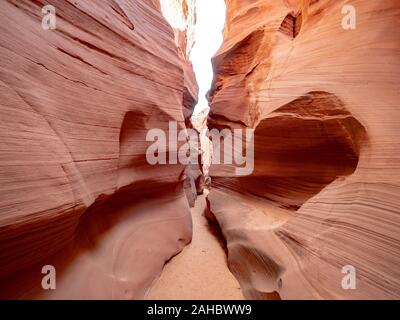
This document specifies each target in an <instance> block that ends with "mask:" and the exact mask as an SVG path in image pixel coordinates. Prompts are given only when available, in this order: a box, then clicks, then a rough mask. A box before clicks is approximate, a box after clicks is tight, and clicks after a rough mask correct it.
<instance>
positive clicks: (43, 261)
mask: <svg viewBox="0 0 400 320" xmlns="http://www.w3.org/2000/svg"><path fill="white" fill-rule="evenodd" d="M45 2H46V1H28V0H24V1H21V0H15V1H14V0H10V1H1V3H0V21H1V23H0V28H1V31H0V70H1V71H0V80H1V82H0V91H1V93H0V95H1V97H2V100H1V108H0V112H1V117H0V123H1V129H0V132H1V139H0V145H1V156H0V157H1V159H0V180H1V188H2V191H1V193H0V288H1V290H0V296H1V297H2V298H20V297H23V298H84V299H87V298H117V299H120V298H143V297H144V296H145V294H146V292H147V290H148V288H149V287H150V285H151V284H152V282H153V281H154V279H155V278H156V277H157V276H158V275H159V273H160V272H161V269H162V267H163V265H164V263H165V261H167V260H168V259H170V258H171V256H173V255H175V254H176V253H178V252H179V251H180V250H181V249H182V248H183V247H184V246H185V244H187V243H188V242H189V241H190V239H191V234H192V233H191V218H190V212H189V206H188V203H187V200H186V198H185V195H184V191H183V179H184V174H183V171H184V167H183V166H181V165H159V166H150V165H149V164H148V162H147V161H146V157H145V154H146V148H147V147H148V144H149V143H148V142H146V133H147V131H148V129H151V128H159V129H164V130H167V128H168V121H177V122H178V126H179V127H180V128H183V127H184V126H185V120H187V119H188V118H189V117H190V115H191V110H192V108H193V105H194V102H195V101H196V100H197V84H196V80H195V77H194V74H193V70H192V68H191V64H190V62H189V61H188V59H187V57H188V52H189V51H190V48H191V46H192V44H193V40H192V39H193V24H194V22H195V16H194V15H195V8H194V1H186V0H183V1H182V0H174V1H162V6H161V4H160V2H159V1H158V0H140V1H139V0H130V1H125V0H105V1H95V2H93V1H86V0H73V1H72V0H71V1H69V0H68V1H65V0H63V1H61V0H54V1H52V2H51V4H52V5H53V6H54V7H55V9H56V19H57V20H56V23H57V24H56V29H55V30H44V29H42V26H41V21H42V18H43V15H42V13H41V10H42V7H43V6H44V5H45ZM46 4H47V2H46ZM171 4H174V6H173V7H170V5H171ZM167 9H169V13H170V14H171V12H172V16H173V13H174V12H175V14H176V16H180V17H182V19H183V20H184V21H183V24H180V25H179V28H178V27H175V26H173V28H171V26H170V24H169V23H168V22H167V20H166V18H164V17H163V12H164V14H165V16H166V17H167V18H168V17H170V15H168V14H167V13H166V11H168V10H167ZM169 152H176V150H170V151H169ZM43 265H54V266H55V267H56V271H57V290H54V291H52V290H49V291H44V290H42V288H41V280H42V277H43V274H42V273H41V270H42V266H43Z"/></svg>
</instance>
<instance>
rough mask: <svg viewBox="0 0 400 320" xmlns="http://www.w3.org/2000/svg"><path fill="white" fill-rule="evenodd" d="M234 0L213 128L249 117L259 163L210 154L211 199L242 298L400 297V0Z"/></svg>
mask: <svg viewBox="0 0 400 320" xmlns="http://www.w3.org/2000/svg"><path fill="white" fill-rule="evenodd" d="M226 3H227V21H226V25H225V29H224V42H223V45H222V47H221V48H220V50H219V51H218V53H217V54H216V55H215V57H214V58H213V64H214V71H215V77H214V81H213V86H212V89H211V90H210V92H209V94H208V96H209V101H210V106H211V111H210V114H209V117H208V126H209V128H218V129H222V128H231V129H233V128H254V129H255V131H254V146H255V147H254V152H255V157H254V158H255V159H254V171H253V172H252V174H250V175H248V176H244V177H238V176H236V175H235V171H234V170H233V169H234V165H213V166H211V168H210V175H211V176H212V182H213V189H212V191H211V193H210V195H209V196H208V206H209V209H210V213H209V214H210V219H215V220H216V221H217V222H218V224H219V226H220V227H221V230H222V233H223V235H224V237H225V239H226V241H227V248H228V260H229V267H230V269H231V271H232V272H233V273H234V275H235V276H236V278H237V279H238V280H239V282H240V285H241V288H242V291H243V293H244V295H245V297H247V298H254V299H308V298H310V299H360V298H361V299H373V298H377V299H383V298H389V299H395V298H400V270H399V268H398V266H399V264H400V218H399V217H400V216H399V213H400V201H399V197H398V194H399V192H400V158H399V154H400V144H399V142H398V135H399V126H398V123H399V120H400V112H399V108H398V102H399V99H400V95H399V90H398V82H399V80H400V61H399V54H400V38H399V35H398V33H396V32H394V31H393V30H395V29H396V27H399V26H400V19H399V18H400V4H399V3H396V2H395V1H390V0H380V1H374V2H373V3H372V2H368V1H361V0H354V1H343V0H340V1H338V0H319V1H300V0H287V1H284V0H278V1H275V0H274V1H272V0H271V1H269V0H259V1H245V0H226ZM346 4H351V5H352V6H354V8H355V9H356V18H357V20H356V21H357V24H356V29H355V30H345V29H344V28H343V27H342V19H343V18H344V16H345V15H344V14H342V8H343V6H344V5H346ZM243 153H245V151H244V150H243ZM347 265H351V266H353V267H354V268H355V271H356V288H355V289H354V290H352V289H350V290H345V289H344V288H343V286H342V280H343V277H345V275H346V274H343V273H342V268H343V267H344V266H347Z"/></svg>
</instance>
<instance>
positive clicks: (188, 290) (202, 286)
mask: <svg viewBox="0 0 400 320" xmlns="http://www.w3.org/2000/svg"><path fill="white" fill-rule="evenodd" d="M205 208H206V200H205V195H202V196H200V197H199V198H198V199H197V200H196V205H195V207H194V208H192V209H191V212H192V219H193V240H192V242H191V243H190V244H189V245H188V246H186V247H185V249H183V251H182V252H181V253H179V254H178V255H176V256H175V257H173V258H172V259H171V260H170V261H169V262H168V263H167V264H166V265H165V268H164V270H163V272H162V274H161V276H160V278H159V279H158V280H156V283H155V284H154V286H153V287H152V288H151V289H150V291H149V293H148V295H147V299H156V300H158V299H162V300H164V299H178V300H179V299H198V300H201V299H234V300H239V299H243V295H242V293H241V291H240V286H239V283H238V282H237V280H236V279H235V278H234V276H233V275H232V273H231V272H230V271H229V269H228V266H227V261H226V254H225V251H224V247H223V246H224V244H223V243H221V242H220V241H221V240H220V239H219V237H218V235H217V232H218V231H217V230H215V229H213V227H212V226H211V225H210V224H209V223H208V221H207V219H206V218H205V216H204V210H205Z"/></svg>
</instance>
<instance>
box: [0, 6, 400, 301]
mask: <svg viewBox="0 0 400 320" xmlns="http://www.w3.org/2000/svg"><path fill="white" fill-rule="evenodd" d="M200 1H203V0H102V1H88V0H51V1H50V0H49V1H47V0H3V1H0V22H1V23H0V28H1V31H0V95H1V102H0V105H1V107H0V150H1V152H0V182H1V184H0V188H1V192H0V299H62V300H64V299H149V300H165V299H214V300H216V299H224V300H231V299H232V300H243V299H255V300H280V299H282V300H286V299H289V300H293V299H296V300H297V299H317V300H320V299H321V300H322V299H340V300H341V299H352V300H355V299H396V300H397V299H399V298H400V268H399V266H400V142H399V140H397V139H398V138H399V133H400V130H399V129H400V128H399V123H400V109H399V107H400V106H399V103H400V87H399V85H400V84H399V83H400V34H399V33H398V32H397V31H396V30H398V29H397V27H400V2H398V1H393V0H375V1H365V0H364V1H361V0H225V5H226V14H225V22H224V26H223V30H213V32H216V33H219V32H222V38H223V40H222V43H221V45H220V47H219V49H218V51H217V52H214V55H213V56H212V57H211V56H210V57H205V58H206V59H208V60H211V63H212V69H213V79H212V81H210V83H208V89H209V90H208V92H207V94H206V97H205V98H206V99H207V104H208V106H207V108H204V109H202V110H200V111H199V112H195V107H196V105H197V104H198V101H199V100H200V99H202V98H203V99H204V97H203V94H202V91H201V90H200V91H199V83H198V81H197V80H196V78H199V77H198V75H197V74H196V73H197V72H196V73H195V70H196V68H194V67H193V64H192V61H191V57H192V51H193V48H194V46H195V45H196V33H197V32H198V29H197V28H200V26H201V24H198V23H197V22H198V21H197V19H198V18H197V14H196V11H197V5H198V3H199V2H200ZM196 2H197V3H196ZM46 5H51V6H54V8H55V10H56V11H55V17H56V25H55V28H54V29H46V28H43V24H42V22H43V19H44V15H43V11H42V8H43V7H45V6H46ZM348 5H350V6H352V7H354V8H355V9H356V17H357V19H356V27H355V28H351V29H346V28H344V27H343V25H342V22H343V19H344V16H345V13H344V12H343V8H344V7H346V6H348ZM208 10H210V11H212V10H213V1H208ZM222 38H221V39H222ZM210 68H211V64H210ZM199 92H200V93H199ZM171 123H176V124H177V130H184V129H186V131H185V130H184V131H183V132H189V130H191V131H192V132H195V134H196V135H197V137H198V140H199V146H198V148H197V149H198V150H194V151H193V150H190V152H195V155H198V156H197V157H196V158H197V160H199V161H198V162H196V163H189V164H183V163H181V162H180V161H169V162H168V163H167V164H161V163H158V164H150V163H149V161H148V150H149V149H148V148H149V146H150V145H151V144H152V142H154V141H149V137H148V136H149V132H151V130H152V129H158V130H161V131H163V132H166V133H167V137H168V141H169V142H171V140H172V135H171V134H169V135H168V132H170V131H171V130H169V128H170V124H171ZM213 129H214V130H217V131H220V132H223V131H225V132H236V131H237V130H246V129H252V131H251V132H253V136H252V137H251V138H249V137H248V136H246V137H241V138H239V140H240V142H241V144H240V146H241V147H240V150H239V151H238V150H234V152H239V153H242V154H243V155H244V154H246V152H249V150H247V142H249V141H250V142H251V144H252V147H253V152H254V159H253V160H254V161H253V168H252V169H253V170H252V171H251V173H249V174H246V175H238V174H237V170H236V169H237V167H238V165H237V164H236V163H235V162H234V161H233V162H232V161H231V162H229V161H224V162H223V163H222V161H220V162H219V163H216V162H214V161H213V159H215V158H216V157H217V154H218V158H221V159H227V158H228V154H227V150H228V147H229V145H228V140H226V139H225V140H224V139H221V144H220V145H219V147H215V144H214V142H215V141H214V139H212V140H211V139H209V137H208V132H209V131H210V130H213ZM185 139H186V140H187V139H188V138H187V137H185ZM185 139H180V138H179V137H178V138H177V141H176V144H171V143H169V144H168V146H167V147H166V148H161V149H159V150H158V151H157V156H160V153H161V154H162V155H163V156H165V158H166V159H175V158H177V156H178V155H180V156H181V147H182V146H183V145H184V144H185ZM233 140H234V142H235V143H237V142H238V138H237V137H236V136H235V135H234V136H233ZM158 142H159V141H158ZM196 152H197V153H196ZM234 156H235V159H236V156H237V154H236V153H235V154H234ZM43 266H52V267H54V270H55V271H56V289H55V290H46V289H44V287H43V277H44V276H45V274H44V273H43V272H42V271H43V269H42V268H43ZM346 266H351V267H353V268H354V270H356V288H354V289H348V288H344V287H343V278H344V277H345V276H346V274H344V273H343V268H344V267H346Z"/></svg>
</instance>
